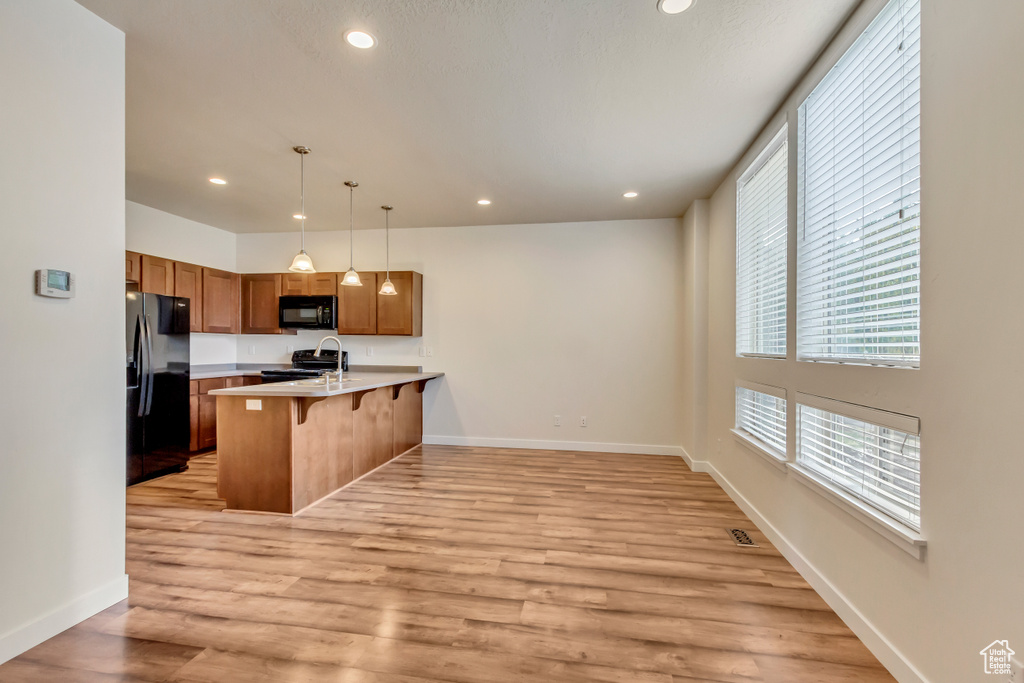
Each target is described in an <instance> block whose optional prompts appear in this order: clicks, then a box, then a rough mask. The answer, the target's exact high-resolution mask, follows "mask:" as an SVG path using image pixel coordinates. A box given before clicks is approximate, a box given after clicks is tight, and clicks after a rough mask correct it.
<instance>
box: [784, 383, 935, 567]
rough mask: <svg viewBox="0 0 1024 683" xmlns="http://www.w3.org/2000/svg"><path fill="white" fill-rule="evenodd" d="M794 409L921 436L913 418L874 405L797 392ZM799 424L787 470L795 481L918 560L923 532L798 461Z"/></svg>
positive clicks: (922, 554) (920, 554) (925, 543)
mask: <svg viewBox="0 0 1024 683" xmlns="http://www.w3.org/2000/svg"><path fill="white" fill-rule="evenodd" d="M795 403H796V406H795V410H796V411H797V413H799V410H800V406H806V407H809V408H816V409H818V410H825V411H827V412H829V413H834V414H836V415H841V416H844V417H850V418H853V419H855V420H861V421H862V422H868V423H871V424H874V425H878V426H881V427H888V428H889V429H894V430H896V431H900V432H904V433H906V434H914V435H917V436H920V434H921V423H920V420H919V419H918V418H916V417H913V416H910V415H903V414H900V413H892V412H889V411H885V410H879V409H877V408H870V407H868V406H862V405H858V404H855V403H846V402H844V401H837V400H835V399H831V398H825V397H823V396H815V395H813V394H805V393H801V392H796V396H795ZM802 433H803V430H802V426H801V424H800V419H799V415H798V417H797V425H796V435H795V439H796V451H797V459H796V460H793V461H790V462H789V471H791V472H793V473H794V474H795V475H796V477H797V481H798V482H800V483H801V484H803V485H804V486H806V487H808V488H809V489H810V490H812V491H814V492H815V493H817V494H818V495H820V496H822V497H823V498H825V499H826V500H828V501H830V502H831V503H833V504H835V505H837V506H838V507H840V508H841V509H843V510H845V511H846V512H847V513H849V514H850V515H852V516H853V517H855V518H856V519H858V520H860V521H861V522H863V523H864V524H866V525H867V526H868V527H870V528H871V529H873V530H874V531H876V532H878V533H879V534H881V535H882V536H883V537H884V538H886V539H887V540H889V541H891V542H893V543H895V544H896V545H897V546H899V547H900V548H901V549H902V550H904V551H906V552H907V553H909V554H910V555H912V556H914V557H916V558H918V559H921V558H922V557H923V556H924V550H925V547H926V546H927V540H926V538H925V536H924V534H923V532H922V531H919V530H917V529H915V528H913V527H911V526H908V525H906V524H904V523H902V522H900V521H899V520H897V519H895V518H893V517H890V516H889V515H887V514H885V513H884V512H881V511H880V510H879V509H878V508H876V507H874V506H873V505H870V504H869V503H867V502H865V501H863V500H862V499H861V498H859V497H858V496H857V495H855V494H853V493H851V492H849V491H847V490H846V489H844V488H842V487H840V486H839V485H837V484H835V483H833V482H831V481H829V480H828V479H827V478H825V477H824V476H822V475H820V474H819V473H817V472H815V471H814V470H812V469H810V468H808V467H805V466H803V465H802V464H801V463H800V461H799V452H800V448H801V447H802V445H801V440H802Z"/></svg>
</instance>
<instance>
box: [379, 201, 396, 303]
mask: <svg viewBox="0 0 1024 683" xmlns="http://www.w3.org/2000/svg"><path fill="white" fill-rule="evenodd" d="M380 208H382V209H384V239H385V244H386V245H387V251H386V252H385V254H386V258H387V266H388V269H387V277H386V278H385V279H384V284H382V285H381V286H380V291H379V292H377V293H378V294H383V295H384V296H394V295H395V294H398V290H397V289H395V285H394V284H393V283H392V282H391V231H390V229H389V228H390V226H389V225H388V223H389V220H388V218H389V217H390V216H391V209H393V208H395V207H393V206H389V205H387V204H385V205H384V206H382V207H380Z"/></svg>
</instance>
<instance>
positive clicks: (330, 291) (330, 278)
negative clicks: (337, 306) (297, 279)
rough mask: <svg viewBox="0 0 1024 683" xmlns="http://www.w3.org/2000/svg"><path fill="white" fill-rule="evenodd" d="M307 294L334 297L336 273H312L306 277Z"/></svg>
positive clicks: (336, 283)
mask: <svg viewBox="0 0 1024 683" xmlns="http://www.w3.org/2000/svg"><path fill="white" fill-rule="evenodd" d="M306 278H307V281H308V282H309V294H310V295H312V296H334V295H335V294H337V293H338V274H337V273H313V274H312V275H307V276H306Z"/></svg>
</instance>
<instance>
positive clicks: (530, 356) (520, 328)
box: [238, 210, 681, 453]
mask: <svg viewBox="0 0 1024 683" xmlns="http://www.w3.org/2000/svg"><path fill="white" fill-rule="evenodd" d="M395 213H396V214H398V210H396V211H395ZM394 218H396V219H398V220H400V217H399V216H397V215H396V216H394ZM396 222H397V221H396ZM678 235H679V231H678V228H677V222H676V221H675V220H674V219H668V220H649V221H607V222H597V223H565V224H555V225H511V226H509V225H505V226H491V227H462V228H420V229H404V230H393V231H392V233H391V247H392V258H391V265H392V268H393V269H395V270H403V269H405V270H416V271H418V272H421V273H423V288H424V310H423V329H424V335H423V337H422V338H421V339H409V338H401V337H362V338H360V337H345V338H344V339H343V340H342V341H343V342H344V343H345V348H346V350H348V351H349V352H350V362H351V363H355V364H364V363H369V364H398V365H423V366H424V367H425V368H426V369H429V370H440V371H444V372H445V373H447V376H446V377H445V379H444V381H443V384H439V383H438V382H432V383H431V384H430V385H428V394H427V397H426V398H427V401H426V404H425V425H424V427H425V433H426V435H427V438H428V440H431V441H435V442H444V443H473V444H496V445H500V444H503V445H524V446H537V447H570V446H573V445H578V444H582V446H580V447H585V448H592V449H605V450H611V451H628V450H634V451H641V452H667V453H679V452H680V451H681V449H680V448H679V444H680V442H681V436H680V430H679V421H678V415H679V414H680V411H681V405H680V400H679V391H678V389H677V386H678V377H679V371H680V366H681V363H680V357H679V352H678V348H679V340H680V338H681V335H680V325H679V316H680V313H679V311H680V306H679V296H680V295H679V290H678V288H677V287H676V286H675V281H676V275H677V272H678V269H679V254H680V247H679V243H678ZM355 239H356V242H355V255H356V261H355V265H356V267H357V269H363V270H378V269H379V270H383V269H384V232H383V230H359V231H357V232H356V238H355ZM298 247H299V238H298V235H297V234H295V233H275V234H244V235H239V236H238V267H239V270H240V271H242V272H280V271H284V270H285V269H286V268H287V266H288V265H289V264H290V263H291V259H292V256H294V254H295V252H296V251H297V250H298ZM306 248H307V251H308V252H309V254H310V255H311V256H312V258H313V261H314V264H315V265H316V267H317V269H318V270H321V271H344V270H346V269H347V268H348V264H349V249H348V233H347V232H329V233H323V232H317V233H312V234H309V235H307V236H306ZM321 336H322V335H320V334H319V333H310V332H305V333H303V332H300V333H299V335H297V336H288V335H284V336H241V337H239V342H238V343H239V355H238V360H239V362H242V363H245V362H287V360H288V346H297V347H298V348H310V347H312V346H314V345H315V344H316V342H317V341H318V340H319V338H320V337H321ZM250 346H252V347H254V351H255V353H254V354H250V353H249V347H250ZM368 346H372V347H373V349H374V354H373V356H372V357H368V356H367V354H366V348H367V347H368ZM420 346H423V347H429V348H431V349H432V350H433V354H434V355H433V356H432V357H429V358H424V357H420V356H419V355H418V349H419V347H420ZM556 414H557V415H561V416H562V426H561V427H555V426H554V425H553V416H554V415H556ZM584 415H585V416H587V417H588V419H589V426H587V427H585V428H583V427H580V426H579V418H580V416H584Z"/></svg>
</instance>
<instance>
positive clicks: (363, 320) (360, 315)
mask: <svg viewBox="0 0 1024 683" xmlns="http://www.w3.org/2000/svg"><path fill="white" fill-rule="evenodd" d="M377 275H378V273H369V272H368V273H359V278H360V279H361V280H362V282H363V285H362V286H361V287H349V286H347V285H343V284H341V283H340V281H339V283H338V334H377V287H378V284H377ZM383 281H384V280H383V278H382V279H381V282H383Z"/></svg>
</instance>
